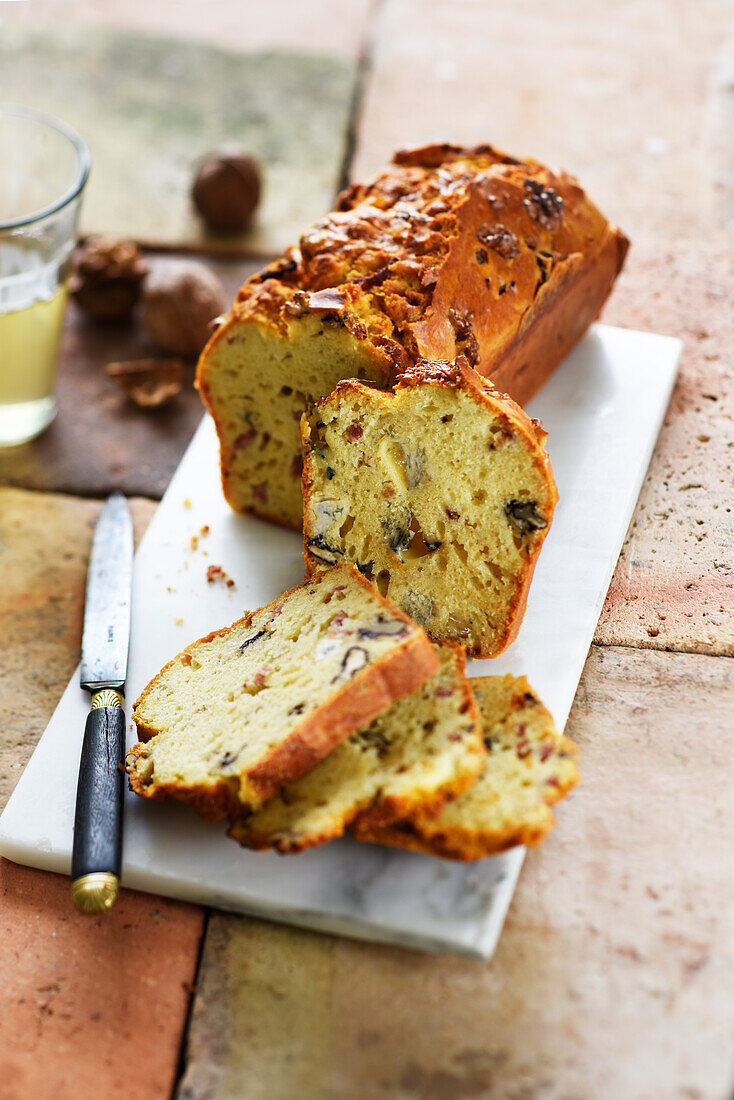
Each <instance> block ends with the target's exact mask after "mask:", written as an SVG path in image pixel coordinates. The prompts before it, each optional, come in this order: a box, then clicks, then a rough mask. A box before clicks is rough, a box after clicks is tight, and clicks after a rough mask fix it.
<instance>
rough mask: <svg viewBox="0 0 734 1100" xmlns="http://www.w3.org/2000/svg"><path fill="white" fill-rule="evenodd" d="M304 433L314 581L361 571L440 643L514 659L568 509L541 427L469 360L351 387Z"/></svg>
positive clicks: (308, 420) (322, 406)
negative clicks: (326, 569) (555, 526)
mask: <svg viewBox="0 0 734 1100" xmlns="http://www.w3.org/2000/svg"><path fill="white" fill-rule="evenodd" d="M302 431H303V439H304V449H305V458H304V470H303V495H304V542H305V556H306V572H307V575H308V574H309V573H311V572H313V571H314V570H315V569H319V568H323V566H324V565H325V564H327V563H329V564H331V563H335V562H343V561H350V562H354V563H356V565H357V566H358V567H359V569H360V571H361V572H362V573H364V574H365V576H367V577H369V578H370V579H372V580H373V581H374V582H375V584H376V585H377V587H378V588H379V589H380V591H381V592H382V593H383V595H386V596H387V597H388V598H389V599H391V600H392V601H393V602H394V603H396V604H398V606H399V607H402V608H403V610H404V611H406V612H407V613H408V614H409V615H410V616H411V617H412V618H413V619H415V620H416V622H419V623H420V624H421V625H422V626H424V627H425V629H426V632H427V633H428V634H429V636H430V637H432V638H434V639H435V640H437V641H455V642H459V643H460V644H461V645H463V646H465V647H466V648H467V649H468V651H469V652H470V653H471V654H472V655H473V656H475V657H478V656H481V657H493V656H495V655H496V654H498V653H500V652H501V651H502V650H503V649H505V648H506V646H508V645H509V644H510V642H511V641H512V640H513V638H514V637H515V635H516V634H517V631H518V629H519V627H520V622H521V620H522V616H523V614H524V611H525V604H526V601H527V594H528V588H529V585H530V580H531V578H532V575H533V570H534V568H535V563H536V561H537V559H538V554H539V553H540V548H541V546H542V544H543V540H544V539H545V536H546V534H547V532H548V528H549V526H550V522H551V518H552V515H553V509H554V507H555V503H556V499H557V493H556V487H555V482H554V480H553V472H552V470H551V466H550V461H549V459H548V455H547V454H546V451H545V447H544V441H545V432H544V430H543V427H542V425H541V424H539V423H538V421H533V420H530V418H529V417H528V416H527V415H526V414H525V413H524V412H523V410H522V409H521V408H520V407H519V406H518V405H516V404H515V402H514V401H512V400H511V399H510V398H509V397H507V396H506V395H505V394H500V393H498V392H497V391H496V390H495V389H494V388H493V387H492V385H491V383H489V382H487V381H486V380H485V379H483V378H482V377H480V375H478V374H477V373H476V371H474V370H473V369H472V368H471V367H470V366H469V365H468V363H467V362H466V360H465V359H464V358H463V357H462V356H460V357H459V358H458V359H457V360H456V361H455V362H453V363H450V362H447V361H437V362H430V363H429V362H424V361H422V362H420V363H418V364H417V365H416V366H413V367H410V368H408V369H407V370H406V371H405V373H404V374H403V375H402V376H401V379H400V382H399V383H398V385H397V387H396V388H395V389H394V390H390V391H380V390H375V389H373V388H371V387H369V386H367V385H364V384H363V383H361V382H358V381H355V380H353V379H352V380H350V381H345V382H341V383H340V384H339V385H338V386H337V387H336V389H335V390H334V392H333V393H332V394H330V395H329V396H328V397H326V398H323V399H322V400H321V401H319V402H318V403H317V404H316V405H315V406H314V407H313V408H312V410H311V412H310V413H309V414H308V416H307V417H304V423H303V424H302Z"/></svg>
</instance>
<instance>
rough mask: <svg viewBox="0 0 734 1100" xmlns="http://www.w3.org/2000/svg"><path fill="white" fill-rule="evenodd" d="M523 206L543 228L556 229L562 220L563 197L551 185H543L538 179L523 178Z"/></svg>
mask: <svg viewBox="0 0 734 1100" xmlns="http://www.w3.org/2000/svg"><path fill="white" fill-rule="evenodd" d="M523 206H524V207H525V209H526V210H527V212H528V214H529V215H530V217H531V218H532V219H533V221H536V222H537V223H538V225H540V226H542V227H543V229H558V226H559V225H560V224H561V222H562V221H563V199H562V198H561V196H560V195H559V194H558V192H557V191H554V190H553V188H552V187H543V184H542V183H540V182H539V180H532V179H530V180H525V198H524V199H523Z"/></svg>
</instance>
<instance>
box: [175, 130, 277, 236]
mask: <svg viewBox="0 0 734 1100" xmlns="http://www.w3.org/2000/svg"><path fill="white" fill-rule="evenodd" d="M191 197H192V199H193V201H194V206H195V207H196V209H197V210H198V212H199V214H200V215H201V217H202V218H203V219H204V221H205V222H206V225H207V227H208V228H209V229H213V230H215V231H218V232H221V233H237V232H240V231H241V230H243V229H244V228H245V226H246V225H247V224H248V222H249V221H250V219H251V217H252V215H253V213H254V212H255V209H256V207H257V204H258V202H259V201H260V169H259V167H258V164H257V161H256V160H255V159H254V158H253V157H251V156H250V155H249V153H246V152H244V151H243V150H240V149H233V148H224V149H221V150H219V151H218V152H217V153H213V154H212V155H211V156H209V157H207V158H206V159H205V160H204V161H202V163H201V164H200V165H199V168H198V170H197V172H196V176H195V178H194V183H193V187H192V189H191Z"/></svg>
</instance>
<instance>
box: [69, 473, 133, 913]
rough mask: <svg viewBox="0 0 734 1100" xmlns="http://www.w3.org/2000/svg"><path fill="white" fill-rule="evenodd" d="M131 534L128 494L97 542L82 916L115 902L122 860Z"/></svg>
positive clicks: (76, 885)
mask: <svg viewBox="0 0 734 1100" xmlns="http://www.w3.org/2000/svg"><path fill="white" fill-rule="evenodd" d="M132 577H133V528H132V520H131V518H130V509H129V508H128V505H127V501H126V500H125V497H124V496H123V495H122V493H113V494H112V495H111V496H110V497H108V499H107V502H106V504H105V506H104V508H103V509H102V512H101V514H100V517H99V519H98V521H97V526H96V528H95V532H94V538H93V540H92V553H91V556H90V559H89V570H88V573H87V594H86V600H85V605H84V634H83V636H82V663H81V674H80V681H81V686H82V688H84V689H85V690H86V691H89V692H91V695H92V706H91V710H90V712H89V716H88V718H87V724H86V727H85V730H84V741H83V743H82V756H81V763H80V765H79V782H78V785H77V792H76V815H75V818H74V845H73V850H72V857H71V880H72V881H71V896H72V899H73V901H74V904H75V905H76V907H77V909H80V910H81V911H82V912H83V913H104V912H105V911H106V910H107V909H110V908H111V907H112V906H113V905H114V904H115V901H116V900H117V893H118V889H119V884H120V866H121V859H122V805H123V797H124V777H123V771H122V762H123V758H124V752H125V710H124V700H123V692H124V690H125V678H126V676H127V653H128V646H129V642H130V604H131V597H132Z"/></svg>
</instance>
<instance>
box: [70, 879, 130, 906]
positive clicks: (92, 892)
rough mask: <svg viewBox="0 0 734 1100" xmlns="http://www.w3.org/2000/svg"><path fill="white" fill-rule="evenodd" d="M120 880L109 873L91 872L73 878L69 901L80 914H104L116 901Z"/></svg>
mask: <svg viewBox="0 0 734 1100" xmlns="http://www.w3.org/2000/svg"><path fill="white" fill-rule="evenodd" d="M119 889H120V880H119V879H118V877H117V875H113V874H112V872H111V871H92V873H91V874H89V875H82V876H81V878H75V879H74V881H73V882H72V884H71V900H72V901H73V902H74V905H75V906H76V907H77V909H78V910H79V911H80V912H81V913H106V912H107V910H108V909H111V908H112V906H113V905H114V904H115V902H116V901H117V894H118V892H119Z"/></svg>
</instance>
